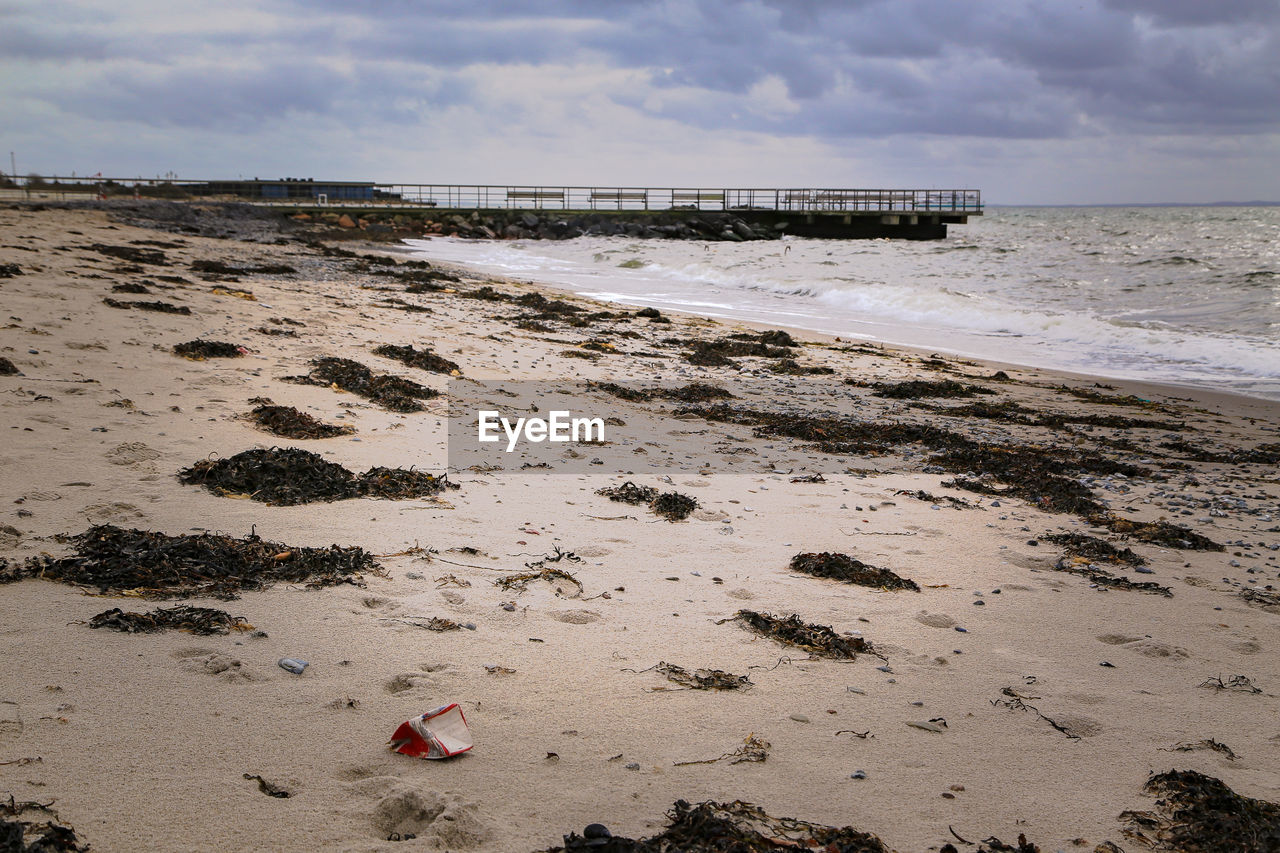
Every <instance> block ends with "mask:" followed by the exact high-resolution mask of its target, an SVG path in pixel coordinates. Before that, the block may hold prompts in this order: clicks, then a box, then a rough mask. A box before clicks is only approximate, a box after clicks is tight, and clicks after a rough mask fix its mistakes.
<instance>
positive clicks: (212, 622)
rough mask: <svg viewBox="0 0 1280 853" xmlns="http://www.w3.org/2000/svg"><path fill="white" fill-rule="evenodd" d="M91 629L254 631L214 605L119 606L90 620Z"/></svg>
mask: <svg viewBox="0 0 1280 853" xmlns="http://www.w3.org/2000/svg"><path fill="white" fill-rule="evenodd" d="M89 627H90V628H110V629H111V630H113V631H121V632H123V633H126V634H154V633H156V632H157V631H166V630H169V629H175V630H178V631H186V632H187V633H188V634H198V635H200V636H208V635H210V634H229V633H231V632H232V631H252V630H253V626H252V625H250V624H249V623H248V621H246V620H245V618H244V617H243V616H232V615H231V614H230V613H228V612H227V611H225V610H217V609H215V608H212V607H189V606H187V605H179V606H178V607H160V608H157V609H155V610H152V611H150V612H149V613H134V612H132V611H130V612H125V611H123V610H121V609H120V608H119V607H113V608H111V609H110V610H107V611H104V612H102V613H99V614H98V615H97V616H95V617H93V618H92V619H90V620H89Z"/></svg>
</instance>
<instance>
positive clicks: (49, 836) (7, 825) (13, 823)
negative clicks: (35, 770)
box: [0, 794, 89, 853]
mask: <svg viewBox="0 0 1280 853" xmlns="http://www.w3.org/2000/svg"><path fill="white" fill-rule="evenodd" d="M52 805H53V804H52V803H36V802H30V801H28V802H18V800H17V799H15V798H14V796H13V795H12V794H10V795H9V802H7V803H5V802H0V851H3V853H87V851H88V850H89V845H88V844H85V843H82V842H81V841H80V839H79V838H77V837H76V831H75V830H74V829H72V828H71V827H69V826H64V825H62V824H60V823H58V822H57V821H56V820H31V819H29V818H27V817H24V813H26V812H29V811H32V812H40V813H41V814H43V815H48V816H50V817H54V818H56V817H57V812H55V811H53V809H52V808H51V806H52ZM9 818H12V820H9Z"/></svg>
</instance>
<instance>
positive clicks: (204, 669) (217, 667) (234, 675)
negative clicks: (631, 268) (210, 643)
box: [174, 649, 255, 681]
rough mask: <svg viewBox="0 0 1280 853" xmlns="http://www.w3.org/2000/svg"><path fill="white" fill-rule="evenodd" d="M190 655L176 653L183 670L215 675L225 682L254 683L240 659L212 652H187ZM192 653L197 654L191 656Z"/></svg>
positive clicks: (175, 655) (252, 677)
mask: <svg viewBox="0 0 1280 853" xmlns="http://www.w3.org/2000/svg"><path fill="white" fill-rule="evenodd" d="M187 651H188V653H187V654H184V653H181V652H175V653H174V657H177V658H180V659H181V662H182V668H183V669H185V670H186V671H187V672H195V673H201V674H204V675H214V676H217V677H219V678H221V679H222V680H224V681H254V680H255V678H254V676H253V675H251V674H250V673H249V672H248V670H246V669H244V668H243V664H241V663H240V660H239V659H238V658H233V657H231V656H230V655H224V654H222V653H221V652H212V653H209V654H201V653H200V652H199V651H195V650H190V649H189V650H187ZM205 651H207V650H205ZM190 652H195V653H194V654H191V653H190Z"/></svg>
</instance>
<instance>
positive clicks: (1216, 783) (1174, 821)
mask: <svg viewBox="0 0 1280 853" xmlns="http://www.w3.org/2000/svg"><path fill="white" fill-rule="evenodd" d="M1143 790H1144V791H1146V792H1147V793H1148V794H1153V795H1155V796H1157V797H1159V798H1160V799H1158V800H1157V801H1156V808H1155V810H1154V811H1147V812H1137V811H1126V812H1123V813H1121V815H1120V817H1121V819H1122V820H1125V821H1127V822H1128V823H1129V827H1130V828H1129V830H1128V831H1127V834H1129V835H1130V836H1131V837H1133V838H1135V839H1138V840H1140V841H1142V842H1144V843H1146V844H1148V845H1150V846H1152V847H1156V846H1157V845H1158V849H1161V850H1179V851H1184V853H1266V851H1273V850H1280V805H1277V804H1276V803H1272V802H1268V801H1266V800H1255V799H1253V798H1251V797H1245V796H1241V795H1240V794H1237V793H1236V792H1235V791H1233V790H1231V788H1230V787H1228V786H1227V785H1226V783H1224V782H1223V781H1222V780H1221V779H1216V778H1214V777H1212V776H1206V775H1205V774H1203V773H1197V772H1196V771H1194V770H1170V771H1168V772H1165V773H1159V774H1156V775H1154V776H1152V777H1151V778H1150V779H1148V780H1147V783H1146V784H1145V785H1143Z"/></svg>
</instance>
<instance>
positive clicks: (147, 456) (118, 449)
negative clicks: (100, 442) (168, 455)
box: [106, 441, 160, 465]
mask: <svg viewBox="0 0 1280 853" xmlns="http://www.w3.org/2000/svg"><path fill="white" fill-rule="evenodd" d="M106 457H107V461H108V462H110V463H111V464H112V465H136V464H138V463H139V462H150V461H151V460H153V459H159V458H160V453H159V451H156V450H152V449H151V448H150V447H147V445H145V444H143V443H142V442H141V441H128V442H125V443H124V444H118V445H116V446H115V447H114V448H112V449H111V450H108V451H107V452H106Z"/></svg>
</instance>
